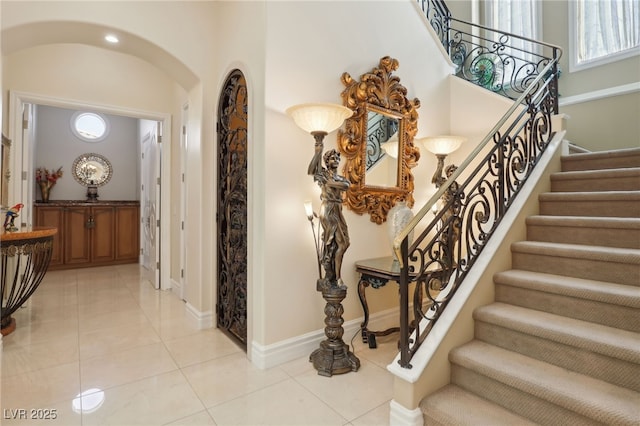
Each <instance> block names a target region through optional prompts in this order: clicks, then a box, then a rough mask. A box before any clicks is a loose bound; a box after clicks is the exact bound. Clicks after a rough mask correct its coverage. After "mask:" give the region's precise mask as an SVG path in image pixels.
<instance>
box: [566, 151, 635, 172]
mask: <svg viewBox="0 0 640 426" xmlns="http://www.w3.org/2000/svg"><path fill="white" fill-rule="evenodd" d="M630 167H640V155H628V156H623V157H612V158H602V159H588V158H585V159H576V157H573V158H563V159H562V171H564V172H574V171H582V170H603V169H622V168H630Z"/></svg>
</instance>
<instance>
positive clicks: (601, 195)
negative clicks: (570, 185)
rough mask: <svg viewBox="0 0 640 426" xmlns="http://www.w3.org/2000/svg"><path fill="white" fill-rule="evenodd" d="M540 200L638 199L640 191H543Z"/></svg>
mask: <svg viewBox="0 0 640 426" xmlns="http://www.w3.org/2000/svg"><path fill="white" fill-rule="evenodd" d="M538 200H540V201H569V202H575V201H630V200H631V201H640V191H585V192H544V193H542V194H540V195H539V196H538Z"/></svg>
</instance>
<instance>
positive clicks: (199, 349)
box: [164, 330, 242, 367]
mask: <svg viewBox="0 0 640 426" xmlns="http://www.w3.org/2000/svg"><path fill="white" fill-rule="evenodd" d="M164 343H165V346H166V347H167V349H168V350H169V352H170V353H171V356H173V359H174V360H175V361H176V363H177V364H178V366H180V367H186V366H189V365H193V364H196V363H200V362H204V361H209V360H212V359H216V358H220V357H223V356H226V355H229V354H232V353H236V352H241V351H242V350H241V349H240V347H239V346H238V345H236V344H235V343H233V342H232V341H231V340H229V338H228V337H227V336H225V335H224V334H222V332H221V331H219V330H202V331H199V332H197V333H195V334H190V335H187V336H184V337H178V338H176V339H172V340H167V341H165V342H164Z"/></svg>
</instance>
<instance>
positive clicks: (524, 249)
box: [511, 241, 640, 279]
mask: <svg viewBox="0 0 640 426" xmlns="http://www.w3.org/2000/svg"><path fill="white" fill-rule="evenodd" d="M511 248H512V251H518V252H520V253H532V254H543V255H545V256H553V257H566V258H576V257H579V258H581V259H589V260H599V261H605V262H614V263H629V264H632V265H640V249H628V248H618V247H603V246H591V245H583V244H563V243H550V242H546V241H518V242H515V243H513V244H512V245H511ZM638 278H639V279H640V276H638Z"/></svg>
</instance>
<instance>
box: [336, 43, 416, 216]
mask: <svg viewBox="0 0 640 426" xmlns="http://www.w3.org/2000/svg"><path fill="white" fill-rule="evenodd" d="M398 66H399V63H398V60H396V59H393V58H391V57H389V56H385V57H383V58H382V59H380V64H379V65H378V67H376V68H374V69H373V70H372V71H371V72H368V73H365V74H363V75H362V76H360V80H359V81H357V80H354V79H353V78H352V77H351V76H350V75H349V73H346V72H345V73H344V74H342V79H341V80H342V83H343V84H344V85H345V89H344V91H343V92H342V94H341V96H342V100H343V103H344V105H345V106H346V107H348V108H350V109H352V110H353V112H354V113H353V116H352V117H351V118H348V119H347V120H346V121H345V130H344V131H339V133H338V147H339V148H340V151H341V153H342V154H343V155H344V157H345V159H346V164H345V166H344V169H343V173H344V176H345V177H346V178H347V179H348V180H349V181H350V182H351V186H350V187H349V190H348V191H347V193H346V200H345V202H346V205H347V207H348V208H350V209H351V210H353V211H354V212H356V213H358V214H364V213H369V214H370V215H371V221H372V222H375V223H377V224H380V223H382V222H384V221H385V220H386V219H387V213H388V211H389V210H390V209H391V208H392V207H393V206H394V205H395V204H396V203H397V202H398V201H400V200H404V201H406V203H407V205H408V206H409V207H412V206H413V203H414V199H413V188H414V182H413V175H412V173H411V169H412V168H413V167H415V166H416V165H417V163H418V159H419V158H420V150H419V149H418V148H417V147H416V146H414V143H413V139H414V137H415V135H416V133H417V131H418V112H417V109H418V108H419V107H420V101H419V100H418V99H417V98H415V99H413V100H409V99H408V98H407V97H406V94H407V89H406V88H405V87H404V86H403V85H402V84H400V78H399V77H397V76H395V75H392V73H393V72H394V71H396V70H397V69H398ZM371 120H376V121H377V122H378V123H384V124H386V127H387V128H388V127H391V129H392V130H391V131H390V132H388V133H392V132H393V130H396V129H397V132H396V133H395V134H387V135H386V136H385V138H384V139H382V140H379V139H377V138H378V133H385V131H386V129H376V130H375V131H374V130H371V131H370V130H369V126H368V123H369V122H370V121H371ZM370 142H371V143H370ZM385 143H386V144H388V145H389V146H385ZM396 143H397V148H396V146H395V144H396ZM372 150H375V151H380V153H379V154H378V157H377V159H374V160H371V159H370V158H368V155H369V153H370V152H371V151H372ZM396 152H397V160H395V159H393V155H389V154H388V153H392V154H393V153H396ZM385 157H388V158H387V159H388V160H389V162H390V164H392V166H391V167H395V170H392V171H393V173H392V174H393V178H394V179H392V181H391V182H388V183H387V184H380V183H379V181H377V180H376V181H375V182H373V183H372V182H371V181H372V180H373V179H372V177H373V170H372V169H369V170H367V164H368V163H375V162H376V161H378V159H382V160H384V159H385ZM392 159H393V160H392ZM370 160H371V161H370ZM368 181H369V182H368Z"/></svg>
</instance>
